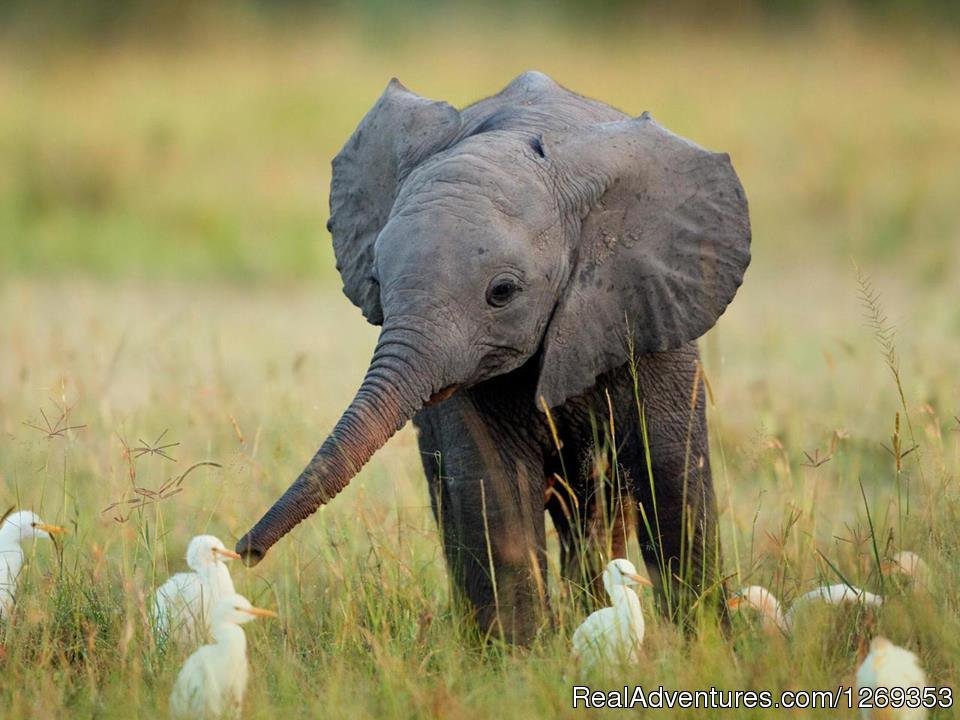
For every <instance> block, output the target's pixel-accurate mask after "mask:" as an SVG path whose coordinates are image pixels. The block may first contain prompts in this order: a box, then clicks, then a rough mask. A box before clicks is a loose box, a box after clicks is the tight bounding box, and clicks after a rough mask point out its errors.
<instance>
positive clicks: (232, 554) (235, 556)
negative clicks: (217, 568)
mask: <svg viewBox="0 0 960 720" xmlns="http://www.w3.org/2000/svg"><path fill="white" fill-rule="evenodd" d="M213 551H214V552H215V553H216V554H217V555H223V556H224V557H227V558H230V559H231V560H239V559H240V553H238V552H234V551H233V550H227V549H226V548H214V549H213Z"/></svg>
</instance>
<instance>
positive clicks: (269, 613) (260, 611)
mask: <svg viewBox="0 0 960 720" xmlns="http://www.w3.org/2000/svg"><path fill="white" fill-rule="evenodd" d="M237 609H238V610H239V611H240V612H245V613H247V615H253V616H254V617H267V618H275V617H280V616H279V615H277V613H275V612H274V611H273V610H266V609H264V608H258V607H251V608H237Z"/></svg>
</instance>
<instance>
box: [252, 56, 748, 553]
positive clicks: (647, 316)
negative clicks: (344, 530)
mask: <svg viewBox="0 0 960 720" xmlns="http://www.w3.org/2000/svg"><path fill="white" fill-rule="evenodd" d="M330 209H331V215H330V222H329V223H328V225H327V227H328V229H329V230H330V232H331V234H332V235H333V245H334V250H335V253H336V256H337V269H338V270H339V271H340V274H341V276H342V278H343V284H344V292H345V293H346V295H347V297H349V298H350V300H351V301H352V302H353V303H354V304H355V305H357V306H358V307H359V308H360V309H361V310H362V312H363V314H364V316H365V317H366V318H367V320H368V321H369V322H371V323H373V324H375V325H382V330H381V332H380V337H379V340H378V343H377V346H376V349H375V350H374V353H373V358H372V359H371V362H370V366H369V369H368V371H367V374H366V376H365V378H364V380H363V382H362V384H361V386H360V388H359V390H358V391H357V394H356V396H355V398H354V400H353V401H352V402H351V404H350V406H349V407H348V408H347V409H346V411H345V412H344V413H343V415H342V417H341V418H340V420H339V422H338V423H337V424H336V426H335V427H334V429H333V431H332V432H331V433H330V435H329V437H328V438H327V439H326V440H325V441H324V443H323V445H322V446H321V447H320V449H319V450H318V451H317V453H316V455H315V456H314V458H313V459H312V460H311V461H310V463H309V465H308V466H307V467H306V469H305V470H304V471H303V473H302V474H301V475H300V477H299V478H297V480H296V481H295V482H294V483H293V484H292V485H291V486H290V488H289V489H288V490H287V491H286V493H285V494H284V495H283V496H282V497H281V498H280V499H279V500H278V501H277V502H276V503H275V504H274V506H273V507H272V508H271V509H270V510H269V511H268V512H267V513H266V515H264V517H263V518H262V519H261V520H260V522H259V523H258V524H257V525H256V526H255V527H254V528H253V529H252V530H251V531H250V532H249V533H248V534H247V535H246V536H245V537H244V538H242V539H241V540H240V542H239V543H238V545H237V550H238V551H239V552H240V553H241V554H242V555H243V556H244V557H245V558H246V560H247V562H248V564H255V563H256V562H258V561H259V560H260V559H261V558H262V557H263V555H264V553H265V552H266V551H267V549H268V548H270V546H271V545H273V544H274V543H275V542H276V541H277V540H278V539H279V538H280V537H282V536H283V535H284V534H285V533H287V532H288V531H289V530H290V529H291V528H293V527H294V526H295V525H296V524H297V523H299V522H300V521H301V520H303V519H304V518H306V517H307V516H309V515H310V514H312V513H313V512H314V511H315V510H316V509H317V508H318V507H319V506H320V505H321V504H323V503H325V502H327V501H329V500H330V499H331V498H332V497H333V496H335V495H336V494H337V493H339V492H340V491H341V490H342V489H343V488H344V487H345V486H346V485H347V483H348V482H349V481H350V479H351V478H352V477H353V476H354V475H355V474H356V473H357V472H358V471H359V470H360V468H361V467H363V465H364V464H365V463H366V462H367V460H368V459H369V458H370V457H371V455H372V454H373V453H374V452H375V451H376V450H377V449H378V448H380V447H381V446H382V445H383V444H384V443H385V442H386V441H387V440H388V439H389V438H390V436H391V435H393V434H394V433H395V432H396V431H397V430H398V429H399V428H400V427H401V426H403V425H404V424H405V423H406V422H407V420H409V419H410V418H411V417H412V416H413V414H414V413H416V412H417V411H418V410H419V409H420V408H422V407H423V406H424V405H426V404H428V403H431V402H437V401H441V400H442V399H444V398H445V397H447V396H448V395H449V394H450V393H453V392H456V391H457V390H459V389H462V388H467V387H470V386H471V385H475V384H477V383H480V382H482V381H484V380H486V379H489V378H491V377H494V376H497V375H501V374H503V373H507V372H510V371H511V370H514V369H516V368H518V367H520V366H521V365H524V364H525V363H528V362H536V363H538V367H539V375H538V384H537V387H536V389H535V391H533V392H532V393H531V397H530V402H536V403H537V404H538V405H541V406H542V404H545V405H546V406H548V407H553V406H556V405H560V404H562V403H563V402H564V401H566V400H567V398H570V397H573V396H575V395H578V394H580V393H582V392H583V391H584V390H586V389H587V388H589V387H590V386H592V385H593V384H594V383H595V382H596V378H597V376H598V375H600V374H602V373H604V372H607V371H609V370H612V369H614V368H617V367H620V366H622V365H623V364H625V363H626V362H627V361H628V360H629V359H630V354H631V353H637V354H642V353H650V352H656V351H662V350H669V349H673V348H676V347H678V346H680V345H682V344H684V343H687V342H689V341H691V340H694V339H695V338H697V337H699V336H700V335H702V334H703V333H704V332H706V331H707V330H708V329H709V328H710V327H711V326H712V325H713V324H714V323H715V322H716V320H717V318H718V317H719V316H720V314H721V313H722V312H723V311H724V309H725V308H726V306H727V304H728V303H729V302H730V301H731V300H732V298H733V296H734V294H735V293H736V290H737V288H738V287H739V285H740V283H741V281H742V279H743V274H744V271H745V269H746V267H747V264H748V263H749V259H750V255H749V245H750V225H749V219H748V213H747V202H746V199H745V196H744V193H743V189H742V187H741V185H740V182H739V180H738V179H737V176H736V174H735V172H734V170H733V168H732V167H731V164H730V161H729V157H728V156H727V155H725V154H716V153H712V152H708V151H706V150H704V149H702V148H700V147H699V146H697V145H695V144H693V143H691V142H689V141H687V140H685V139H683V138H681V137H678V136H677V135H674V134H672V133H671V132H669V131H668V130H666V129H664V128H663V127H661V126H660V125H658V124H657V123H656V122H655V121H654V120H653V119H652V118H651V117H650V116H649V115H648V114H646V113H644V114H643V115H642V116H640V117H638V118H630V117H627V116H625V115H624V114H622V113H620V112H619V111H617V110H614V109H613V108H611V107H609V106H607V105H604V104H602V103H599V102H596V101H593V100H589V99H587V98H584V97H582V96H580V95H576V94H575V93H572V92H570V91H568V90H566V89H564V88H562V87H560V86H559V85H557V84H556V83H554V82H553V81H552V80H550V79H549V78H547V77H546V76H544V75H542V74H540V73H525V74H523V75H521V76H520V77H518V78H517V79H516V80H514V81H513V82H512V83H511V84H510V85H509V86H508V87H507V88H506V89H505V90H504V91H503V92H501V93H500V94H499V95H496V96H494V97H491V98H488V99H486V100H482V101H480V102H478V103H476V104H474V105H472V106H469V107H467V108H465V109H463V110H459V111H458V110H457V109H455V108H453V107H451V106H450V105H448V104H446V103H443V102H434V101H430V100H426V99H424V98H421V97H419V96H417V95H415V94H413V93H411V92H410V91H408V90H407V89H406V88H404V87H403V86H402V85H401V84H400V83H399V82H398V81H397V80H391V81H390V83H389V84H388V85H387V88H386V90H385V91H384V93H383V95H382V96H381V97H380V99H379V100H378V101H377V102H376V104H375V105H374V106H373V108H372V109H371V110H370V111H369V112H368V113H367V115H366V116H365V117H364V118H363V120H362V121H361V123H360V125H359V126H358V127H357V129H356V131H355V132H354V133H353V136H352V137H351V138H350V139H349V140H348V141H347V143H346V145H344V147H343V149H342V150H341V151H340V153H339V154H338V155H337V157H336V158H335V159H334V161H333V179H332V185H331V191H330Z"/></svg>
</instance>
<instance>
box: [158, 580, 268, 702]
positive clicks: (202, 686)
mask: <svg viewBox="0 0 960 720" xmlns="http://www.w3.org/2000/svg"><path fill="white" fill-rule="evenodd" d="M257 617H276V613H275V612H273V611H271V610H263V609H261V608H255V607H253V606H252V605H251V604H250V601H249V600H247V599H246V598H245V597H243V596H242V595H236V594H233V595H227V596H226V597H223V598H220V599H219V600H218V601H217V603H216V604H215V605H214V607H213V609H212V610H211V618H210V619H211V626H212V631H211V632H212V634H213V638H214V642H213V643H212V644H210V645H204V646H203V647H201V648H199V649H198V650H197V651H196V652H194V653H193V654H192V655H191V656H190V657H188V658H187V660H186V662H185V663H184V664H183V667H182V668H180V673H179V674H178V675H177V680H176V682H175V683H174V686H173V691H172V692H171V693H170V715H171V717H173V718H176V719H177V720H179V719H186V718H191V719H192V720H206V719H207V718H218V719H219V718H235V717H238V716H239V715H240V710H241V708H242V706H243V696H244V694H245V693H246V690H247V678H248V675H249V668H248V667H247V636H246V635H245V634H244V632H243V629H242V628H241V627H240V626H241V625H243V624H244V623H247V622H250V621H251V620H253V619H255V618H257Z"/></svg>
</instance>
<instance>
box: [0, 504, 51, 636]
mask: <svg viewBox="0 0 960 720" xmlns="http://www.w3.org/2000/svg"><path fill="white" fill-rule="evenodd" d="M62 532H66V531H65V530H64V529H63V528H61V527H58V526H56V525H48V524H46V523H45V522H43V521H42V520H41V519H40V518H39V517H38V516H37V515H36V513H32V512H30V511H29V510H21V511H20V512H15V513H12V514H9V515H7V517H6V518H5V519H4V520H3V524H2V525H0V620H3V619H6V618H8V617H10V613H11V611H12V610H13V603H14V600H16V596H17V583H18V581H19V579H20V570H21V569H22V568H23V547H22V545H21V543H22V542H23V541H24V540H30V539H31V538H49V537H50V535H51V534H56V533H62Z"/></svg>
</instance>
